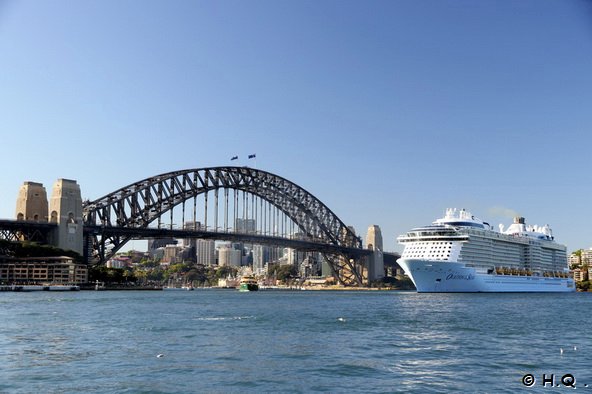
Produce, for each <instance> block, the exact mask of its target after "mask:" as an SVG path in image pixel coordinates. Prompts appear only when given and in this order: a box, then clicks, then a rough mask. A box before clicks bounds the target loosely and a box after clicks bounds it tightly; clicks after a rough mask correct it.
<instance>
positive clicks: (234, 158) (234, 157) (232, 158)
mask: <svg viewBox="0 0 592 394" xmlns="http://www.w3.org/2000/svg"><path fill="white" fill-rule="evenodd" d="M237 159H238V156H232V157H231V158H230V160H237Z"/></svg>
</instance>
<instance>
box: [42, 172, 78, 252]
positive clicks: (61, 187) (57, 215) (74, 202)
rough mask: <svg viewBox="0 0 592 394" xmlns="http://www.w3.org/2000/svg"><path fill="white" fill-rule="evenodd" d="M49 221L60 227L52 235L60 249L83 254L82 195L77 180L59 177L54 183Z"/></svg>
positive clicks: (53, 240) (55, 244) (54, 243)
mask: <svg viewBox="0 0 592 394" xmlns="http://www.w3.org/2000/svg"><path fill="white" fill-rule="evenodd" d="M49 221H50V222H51V223H57V224H58V228H57V229H56V230H55V232H54V234H53V236H52V244H53V245H54V246H56V247H58V248H60V249H65V250H73V251H75V252H78V253H80V254H81V255H82V254H83V230H84V225H83V220H82V197H81V195H80V186H79V185H78V184H77V183H76V181H73V180H69V179H58V180H57V181H56V183H54V185H53V191H52V196H51V200H50V201H49Z"/></svg>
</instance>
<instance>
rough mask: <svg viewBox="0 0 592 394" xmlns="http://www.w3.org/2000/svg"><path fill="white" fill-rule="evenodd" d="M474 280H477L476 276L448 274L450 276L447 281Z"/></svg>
mask: <svg viewBox="0 0 592 394" xmlns="http://www.w3.org/2000/svg"><path fill="white" fill-rule="evenodd" d="M474 279H475V275H472V274H468V275H462V274H448V276H447V277H446V280H474Z"/></svg>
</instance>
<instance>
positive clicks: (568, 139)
mask: <svg viewBox="0 0 592 394" xmlns="http://www.w3.org/2000/svg"><path fill="white" fill-rule="evenodd" d="M591 132H592V2H589V1H583V0H573V1H572V0H520V1H513V0H507V1H503V0H496V1H473V0H466V1H464V0H455V1H452V0H450V1H446V0H433V1H432V0H423V1H422V0H419V1H417V0H409V1H403V0H389V1H378V0H374V1H361V0H360V1H345V0H338V1H330V0H320V1H319V0H313V1H305V0H298V1H281V0H270V1H257V0H254V1H243V0H240V1H180V0H178V1H140V0H135V1H126V0H123V1H119V0H117V1H111V0H105V1H98V0H96V1H60V0H56V1H50V2H47V1H26V0H25V1H6V0H4V1H3V0H0V138H1V140H0V146H1V152H2V154H1V155H0V164H1V166H2V176H1V177H0V217H2V218H13V217H14V215H15V214H14V209H15V201H16V196H17V193H18V189H19V187H20V185H21V184H22V183H23V182H24V181H37V182H42V183H44V184H45V186H46V188H47V189H48V193H50V192H51V187H52V184H53V182H54V181H55V180H56V179H57V178H69V179H76V180H77V181H78V183H79V184H80V185H81V188H82V194H83V198H88V199H91V200H93V199H96V198H99V197H101V196H103V195H105V194H107V193H109V192H111V191H114V190H116V189H118V188H120V187H122V186H125V185H127V184H130V183H133V182H136V181H139V180H141V179H144V178H147V177H149V176H152V175H156V174H160V173H164V172H168V171H174V170H181V169H186V168H199V167H206V166H217V165H230V164H239V165H247V164H250V165H254V162H252V161H251V162H248V161H247V160H246V156H247V155H248V154H250V153H256V154H257V166H258V167H259V168H261V169H264V170H267V171H270V172H273V173H276V174H278V175H281V176H283V177H285V178H288V179H290V180H292V181H294V182H295V183H297V184H299V185H300V186H302V187H304V188H305V189H307V190H308V191H310V192H311V193H312V194H314V195H315V196H317V197H318V198H319V199H320V200H321V201H323V202H324V203H325V204H327V205H328V206H329V207H330V208H331V209H332V210H333V211H334V212H335V213H336V214H337V215H338V216H339V217H340V218H341V219H342V220H343V221H344V222H345V223H347V224H350V225H353V226H355V228H356V230H357V231H358V232H359V233H363V234H364V235H365V233H366V229H367V227H368V226H369V225H370V224H378V225H380V226H381V228H382V231H383V237H384V242H385V249H387V250H401V248H400V247H399V246H397V245H396V242H395V237H396V236H397V235H399V234H401V233H403V232H405V231H406V230H408V229H409V228H411V227H414V226H418V225H423V224H428V223H430V222H431V221H433V220H434V219H436V218H437V217H440V216H442V214H443V213H444V210H445V209H446V208H447V207H458V208H461V207H464V208H467V209H469V210H471V211H472V212H473V214H475V215H476V216H479V217H481V218H483V219H485V220H487V221H489V222H490V223H492V224H497V223H500V222H503V223H505V224H506V225H507V224H508V223H509V222H510V218H509V217H508V216H507V215H504V214H503V212H505V211H515V212H518V213H519V214H521V215H523V216H525V217H526V218H527V222H528V223H531V224H539V225H543V224H546V223H548V224H550V225H551V227H552V228H553V229H554V233H555V235H556V238H557V239H558V240H559V241H561V242H563V243H565V244H566V245H567V246H568V249H569V250H574V249H577V248H589V247H592V232H590V230H589V229H590V222H591V219H592V203H591V201H592V199H591V197H590V196H591V195H592V182H590V170H591V166H590V159H589V157H590V155H591V152H592V133H591ZM234 155H239V156H240V160H239V161H238V163H237V162H236V161H234V162H230V160H229V159H230V157H231V156H234Z"/></svg>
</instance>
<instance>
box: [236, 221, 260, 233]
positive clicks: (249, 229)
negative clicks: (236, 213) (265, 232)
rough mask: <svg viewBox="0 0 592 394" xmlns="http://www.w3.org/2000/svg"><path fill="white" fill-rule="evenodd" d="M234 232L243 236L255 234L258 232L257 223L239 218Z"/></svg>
mask: <svg viewBox="0 0 592 394" xmlns="http://www.w3.org/2000/svg"><path fill="white" fill-rule="evenodd" d="M234 231H235V232H237V233H243V234H254V233H255V232H256V231H257V222H256V221H255V219H242V218H237V219H236V222H235V223H234Z"/></svg>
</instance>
